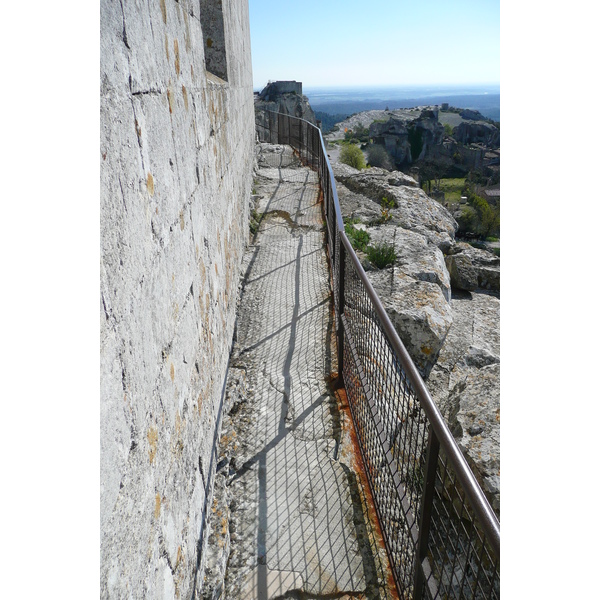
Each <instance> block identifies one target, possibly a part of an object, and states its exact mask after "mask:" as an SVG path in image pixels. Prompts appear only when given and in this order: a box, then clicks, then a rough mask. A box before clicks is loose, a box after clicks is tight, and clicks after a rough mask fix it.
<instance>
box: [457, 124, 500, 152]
mask: <svg viewBox="0 0 600 600" xmlns="http://www.w3.org/2000/svg"><path fill="white" fill-rule="evenodd" d="M452 136H453V137H454V139H455V140H456V141H457V142H460V143H461V144H484V145H485V146H487V147H488V148H498V147H499V146H500V130H499V129H498V128H497V127H496V126H495V125H492V124H491V123H486V122H484V121H476V122H473V123H471V122H468V121H465V122H463V123H461V124H460V125H457V126H456V127H455V128H454V129H453V131H452Z"/></svg>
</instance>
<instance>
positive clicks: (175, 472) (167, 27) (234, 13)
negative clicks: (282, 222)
mask: <svg viewBox="0 0 600 600" xmlns="http://www.w3.org/2000/svg"><path fill="white" fill-rule="evenodd" d="M210 4H211V6H212V8H211V10H210V11H208V10H206V11H204V12H203V10H202V7H204V6H205V5H206V3H205V2H204V1H202V2H197V1H195V2H192V1H189V0H179V1H176V0H148V1H141V0H121V1H117V0H101V3H100V8H101V21H100V23H101V65H100V67H101V73H100V75H101V100H100V107H101V139H100V154H101V156H100V162H101V262H100V272H101V276H100V292H101V298H100V321H101V323H100V325H101V349H100V365H101V403H100V434H101V440H100V442H101V465H100V476H101V496H100V526H101V573H100V577H101V596H102V598H124V597H127V598H174V597H181V598H192V597H193V595H194V592H195V593H198V592H199V591H200V590H199V588H200V587H201V581H202V570H203V565H202V558H201V557H202V552H201V551H200V552H199V551H198V549H199V548H200V549H202V541H201V540H200V538H201V536H203V538H204V539H205V538H206V534H205V532H204V527H203V520H204V513H205V512H206V511H207V510H210V502H211V500H212V499H211V485H212V484H211V481H212V477H211V472H214V469H215V465H214V460H213V457H212V452H213V442H214V439H215V436H216V435H217V433H218V432H217V431H216V429H217V428H218V422H219V418H220V413H219V408H220V403H221V394H222V389H223V385H224V381H225V375H226V369H227V362H228V355H229V350H230V347H231V341H232V336H233V330H234V322H235V308H236V300H237V294H238V282H239V269H240V264H241V256H242V251H243V249H244V246H245V243H246V240H247V231H248V210H249V208H248V205H249V199H250V193H251V185H252V166H253V142H254V110H253V93H252V71H251V59H250V34H249V18H248V2H247V0H223V2H212V3H210ZM219 13H220V14H219ZM213 30H214V31H213ZM215 40H216V41H215ZM206 48H211V52H207V53H206V54H205V49H206ZM213 50H214V51H215V52H216V55H215V54H214V53H212V51H213ZM219 53H220V54H219ZM211 70H212V72H210V71H211ZM199 541H200V544H199ZM196 582H198V585H197V584H196Z"/></svg>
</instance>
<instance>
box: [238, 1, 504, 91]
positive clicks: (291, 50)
mask: <svg viewBox="0 0 600 600" xmlns="http://www.w3.org/2000/svg"><path fill="white" fill-rule="evenodd" d="M248 1H249V7H250V35H251V39H252V67H253V72H254V87H255V89H260V88H262V87H263V86H264V85H265V84H266V83H267V81H268V80H269V79H271V80H277V79H296V80H297V81H302V82H303V83H304V85H305V86H307V87H313V86H350V85H434V84H443V85H448V84H457V85H458V84H471V83H499V82H500V2H499V0H418V1H416V0H411V1H409V0H302V1H300V2H298V1H297V0H248Z"/></svg>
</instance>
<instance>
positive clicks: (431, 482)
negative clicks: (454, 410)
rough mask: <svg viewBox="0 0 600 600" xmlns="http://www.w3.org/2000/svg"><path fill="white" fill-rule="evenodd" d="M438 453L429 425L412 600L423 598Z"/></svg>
mask: <svg viewBox="0 0 600 600" xmlns="http://www.w3.org/2000/svg"><path fill="white" fill-rule="evenodd" d="M439 453H440V441H439V440H438V438H437V436H436V435H435V432H434V431H433V427H432V426H431V424H430V425H429V439H428V440H427V454H426V459H425V474H424V489H423V498H422V500H421V516H420V519H419V541H418V544H417V551H416V553H415V566H414V573H413V577H414V579H413V581H414V588H413V599H414V600H421V598H422V597H423V584H424V583H425V574H424V572H423V561H424V560H425V557H426V556H427V548H428V546H429V528H430V526H431V512H432V508H433V496H434V492H435V476H436V473H437V464H438V457H439Z"/></svg>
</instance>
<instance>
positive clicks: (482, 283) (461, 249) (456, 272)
mask: <svg viewBox="0 0 600 600" xmlns="http://www.w3.org/2000/svg"><path fill="white" fill-rule="evenodd" d="M446 267H447V268H448V271H449V273H450V280H451V282H452V287H454V288H457V289H459V290H467V291H471V290H476V289H478V288H481V289H486V290H493V291H500V258H499V257H497V256H496V255H495V254H492V253H491V252H488V251H486V250H480V249H478V248H473V246H471V245H470V244H467V243H465V242H457V243H455V244H453V245H452V247H450V248H449V249H448V255H447V256H446Z"/></svg>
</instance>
